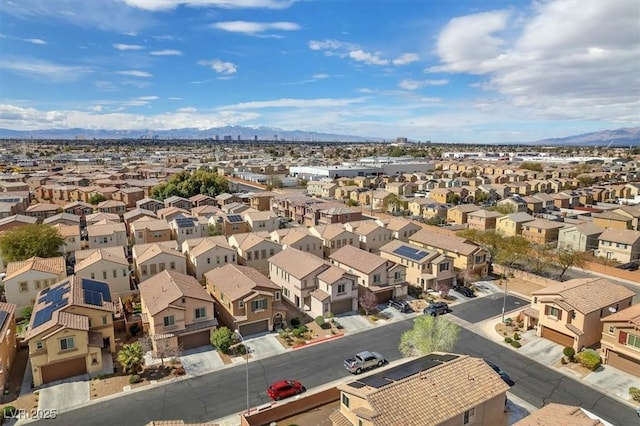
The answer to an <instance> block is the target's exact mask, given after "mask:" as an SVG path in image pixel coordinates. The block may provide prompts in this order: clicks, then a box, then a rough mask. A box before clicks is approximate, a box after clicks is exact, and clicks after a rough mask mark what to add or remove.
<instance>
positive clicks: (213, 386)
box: [46, 305, 638, 426]
mask: <svg viewBox="0 0 640 426" xmlns="http://www.w3.org/2000/svg"><path fill="white" fill-rule="evenodd" d="M500 308H501V305H500ZM412 326H413V320H411V319H409V320H405V321H400V322H396V323H393V324H390V325H387V326H385V327H379V328H375V329H372V330H368V331H364V332H361V333H356V334H352V335H347V336H345V337H343V338H340V339H336V340H332V341H329V342H326V343H322V344H318V345H313V346H310V347H307V348H303V349H299V350H296V351H290V352H287V353H285V354H282V355H277V356H274V357H271V358H265V359H262V360H258V361H255V362H251V363H249V367H248V372H249V388H250V395H249V403H250V406H251V407H255V406H259V405H261V404H264V403H266V402H269V399H268V397H267V394H266V388H267V386H268V385H269V383H271V382H273V381H276V380H280V379H283V378H294V379H298V380H300V381H301V382H302V383H303V384H304V385H305V386H306V387H307V388H313V387H316V386H321V385H323V384H326V383H328V382H331V381H334V380H337V379H341V378H347V377H351V376H350V374H349V373H347V372H346V371H345V370H344V369H343V367H342V361H343V359H344V358H346V357H347V356H349V355H352V354H353V353H355V352H358V351H361V350H364V349H372V350H376V351H379V352H381V353H382V354H383V355H384V356H385V357H386V358H387V359H389V360H390V361H395V360H397V359H400V358H401V354H400V352H399V351H398V343H399V340H400V335H401V334H402V332H404V331H406V330H408V329H410V328H411V327H412ZM454 351H455V352H458V353H462V354H469V355H471V356H476V357H483V358H486V359H488V360H490V361H493V362H495V363H496V364H498V365H500V366H501V367H502V369H503V370H505V371H506V372H507V374H509V375H510V376H511V378H512V379H513V380H514V381H515V382H516V385H515V386H514V387H513V388H512V389H511V392H513V393H514V394H515V395H517V396H518V397H520V398H523V399H524V400H526V401H528V402H530V403H531V404H533V405H535V406H538V407H541V406H543V405H544V404H545V403H548V402H558V403H564V404H572V405H576V406H580V407H583V408H585V409H587V410H589V411H591V412H593V413H595V414H597V415H599V416H600V417H602V418H603V419H605V420H607V421H609V422H611V423H612V424H615V425H631V424H637V423H638V417H637V415H636V413H635V410H633V409H632V408H630V407H629V406H627V405H625V404H622V403H620V402H618V401H617V400H615V399H612V398H609V397H608V396H606V395H605V394H602V393H600V392H598V391H597V390H595V389H592V388H590V387H588V386H586V385H584V384H582V383H580V382H578V381H576V380H574V379H572V378H570V377H567V376H565V375H562V374H560V373H557V372H556V371H554V370H552V369H550V368H547V367H544V366H542V365H540V364H537V363H535V362H533V361H531V360H530V359H529V358H526V357H524V356H522V355H520V354H518V353H517V352H516V351H513V350H506V349H505V348H504V346H502V345H500V344H497V343H494V342H492V341H489V340H487V339H485V338H483V337H481V336H479V335H477V334H474V333H472V332H470V331H468V330H465V329H463V330H461V333H460V339H459V342H458V344H457V345H456V347H455V349H454ZM245 372H246V370H245V365H238V366H234V367H231V368H226V369H223V370H221V371H216V372H213V373H210V374H207V375H204V376H200V377H196V378H191V379H186V380H182V381H179V382H176V383H174V384H171V385H165V386H159V387H156V388H152V389H148V390H145V391H143V392H136V393H130V394H125V395H123V396H121V397H118V398H114V399H111V400H108V401H104V402H100V403H97V404H92V405H89V406H86V407H83V408H79V409H76V410H73V411H70V412H66V413H63V414H61V415H60V416H59V417H58V418H57V419H55V420H46V424H48V425H57V424H60V425H70V424H73V425H96V426H97V425H105V426H106V425H113V424H124V425H144V424H146V423H148V422H150V421H152V420H172V419H181V420H184V421H185V422H187V423H199V422H205V421H211V420H215V419H218V418H222V417H225V416H228V415H230V414H233V413H237V412H241V411H243V410H245V409H246V388H245V377H246V376H245ZM461 374H463V372H461Z"/></svg>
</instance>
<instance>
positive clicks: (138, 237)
mask: <svg viewBox="0 0 640 426" xmlns="http://www.w3.org/2000/svg"><path fill="white" fill-rule="evenodd" d="M129 238H130V240H131V242H132V243H133V244H151V243H157V242H160V241H171V239H172V231H171V228H170V227H169V224H168V223H167V221H166V220H164V219H153V218H151V217H141V218H139V219H136V220H134V221H133V222H131V223H130V224H129Z"/></svg>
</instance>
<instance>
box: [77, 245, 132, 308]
mask: <svg viewBox="0 0 640 426" xmlns="http://www.w3.org/2000/svg"><path fill="white" fill-rule="evenodd" d="M74 269H75V274H76V275H77V276H79V277H81V278H88V279H91V280H99V281H104V282H106V283H107V284H108V285H109V291H110V292H111V294H112V295H113V296H114V297H116V298H117V297H124V296H126V295H128V294H130V293H131V274H130V265H129V261H128V260H127V259H126V258H125V257H124V256H119V255H116V254H114V253H112V252H109V251H107V250H105V249H96V250H95V251H94V252H93V254H91V255H89V256H87V257H86V258H84V259H82V260H80V261H78V260H76V265H75V267H74Z"/></svg>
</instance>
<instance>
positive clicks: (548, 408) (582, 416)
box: [513, 402, 610, 426]
mask: <svg viewBox="0 0 640 426" xmlns="http://www.w3.org/2000/svg"><path fill="white" fill-rule="evenodd" d="M609 424H610V423H608V422H607V423H603V422H602V421H600V420H599V419H597V418H594V416H593V414H591V415H588V414H587V413H586V412H585V411H584V410H583V409H582V408H580V407H574V406H572V405H564V404H557V403H555V402H550V403H548V404H547V405H545V406H544V407H542V408H540V409H538V410H536V411H534V412H533V413H531V414H529V415H528V416H527V417H525V418H523V419H521V420H518V421H517V422H515V423H513V426H543V425H546V426H605V425H609Z"/></svg>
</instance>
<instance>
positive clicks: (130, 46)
mask: <svg viewBox="0 0 640 426" xmlns="http://www.w3.org/2000/svg"><path fill="white" fill-rule="evenodd" d="M113 47H114V48H115V49H117V50H123V51H126V50H144V46H140V45H138V44H123V43H116V44H114V45H113Z"/></svg>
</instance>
